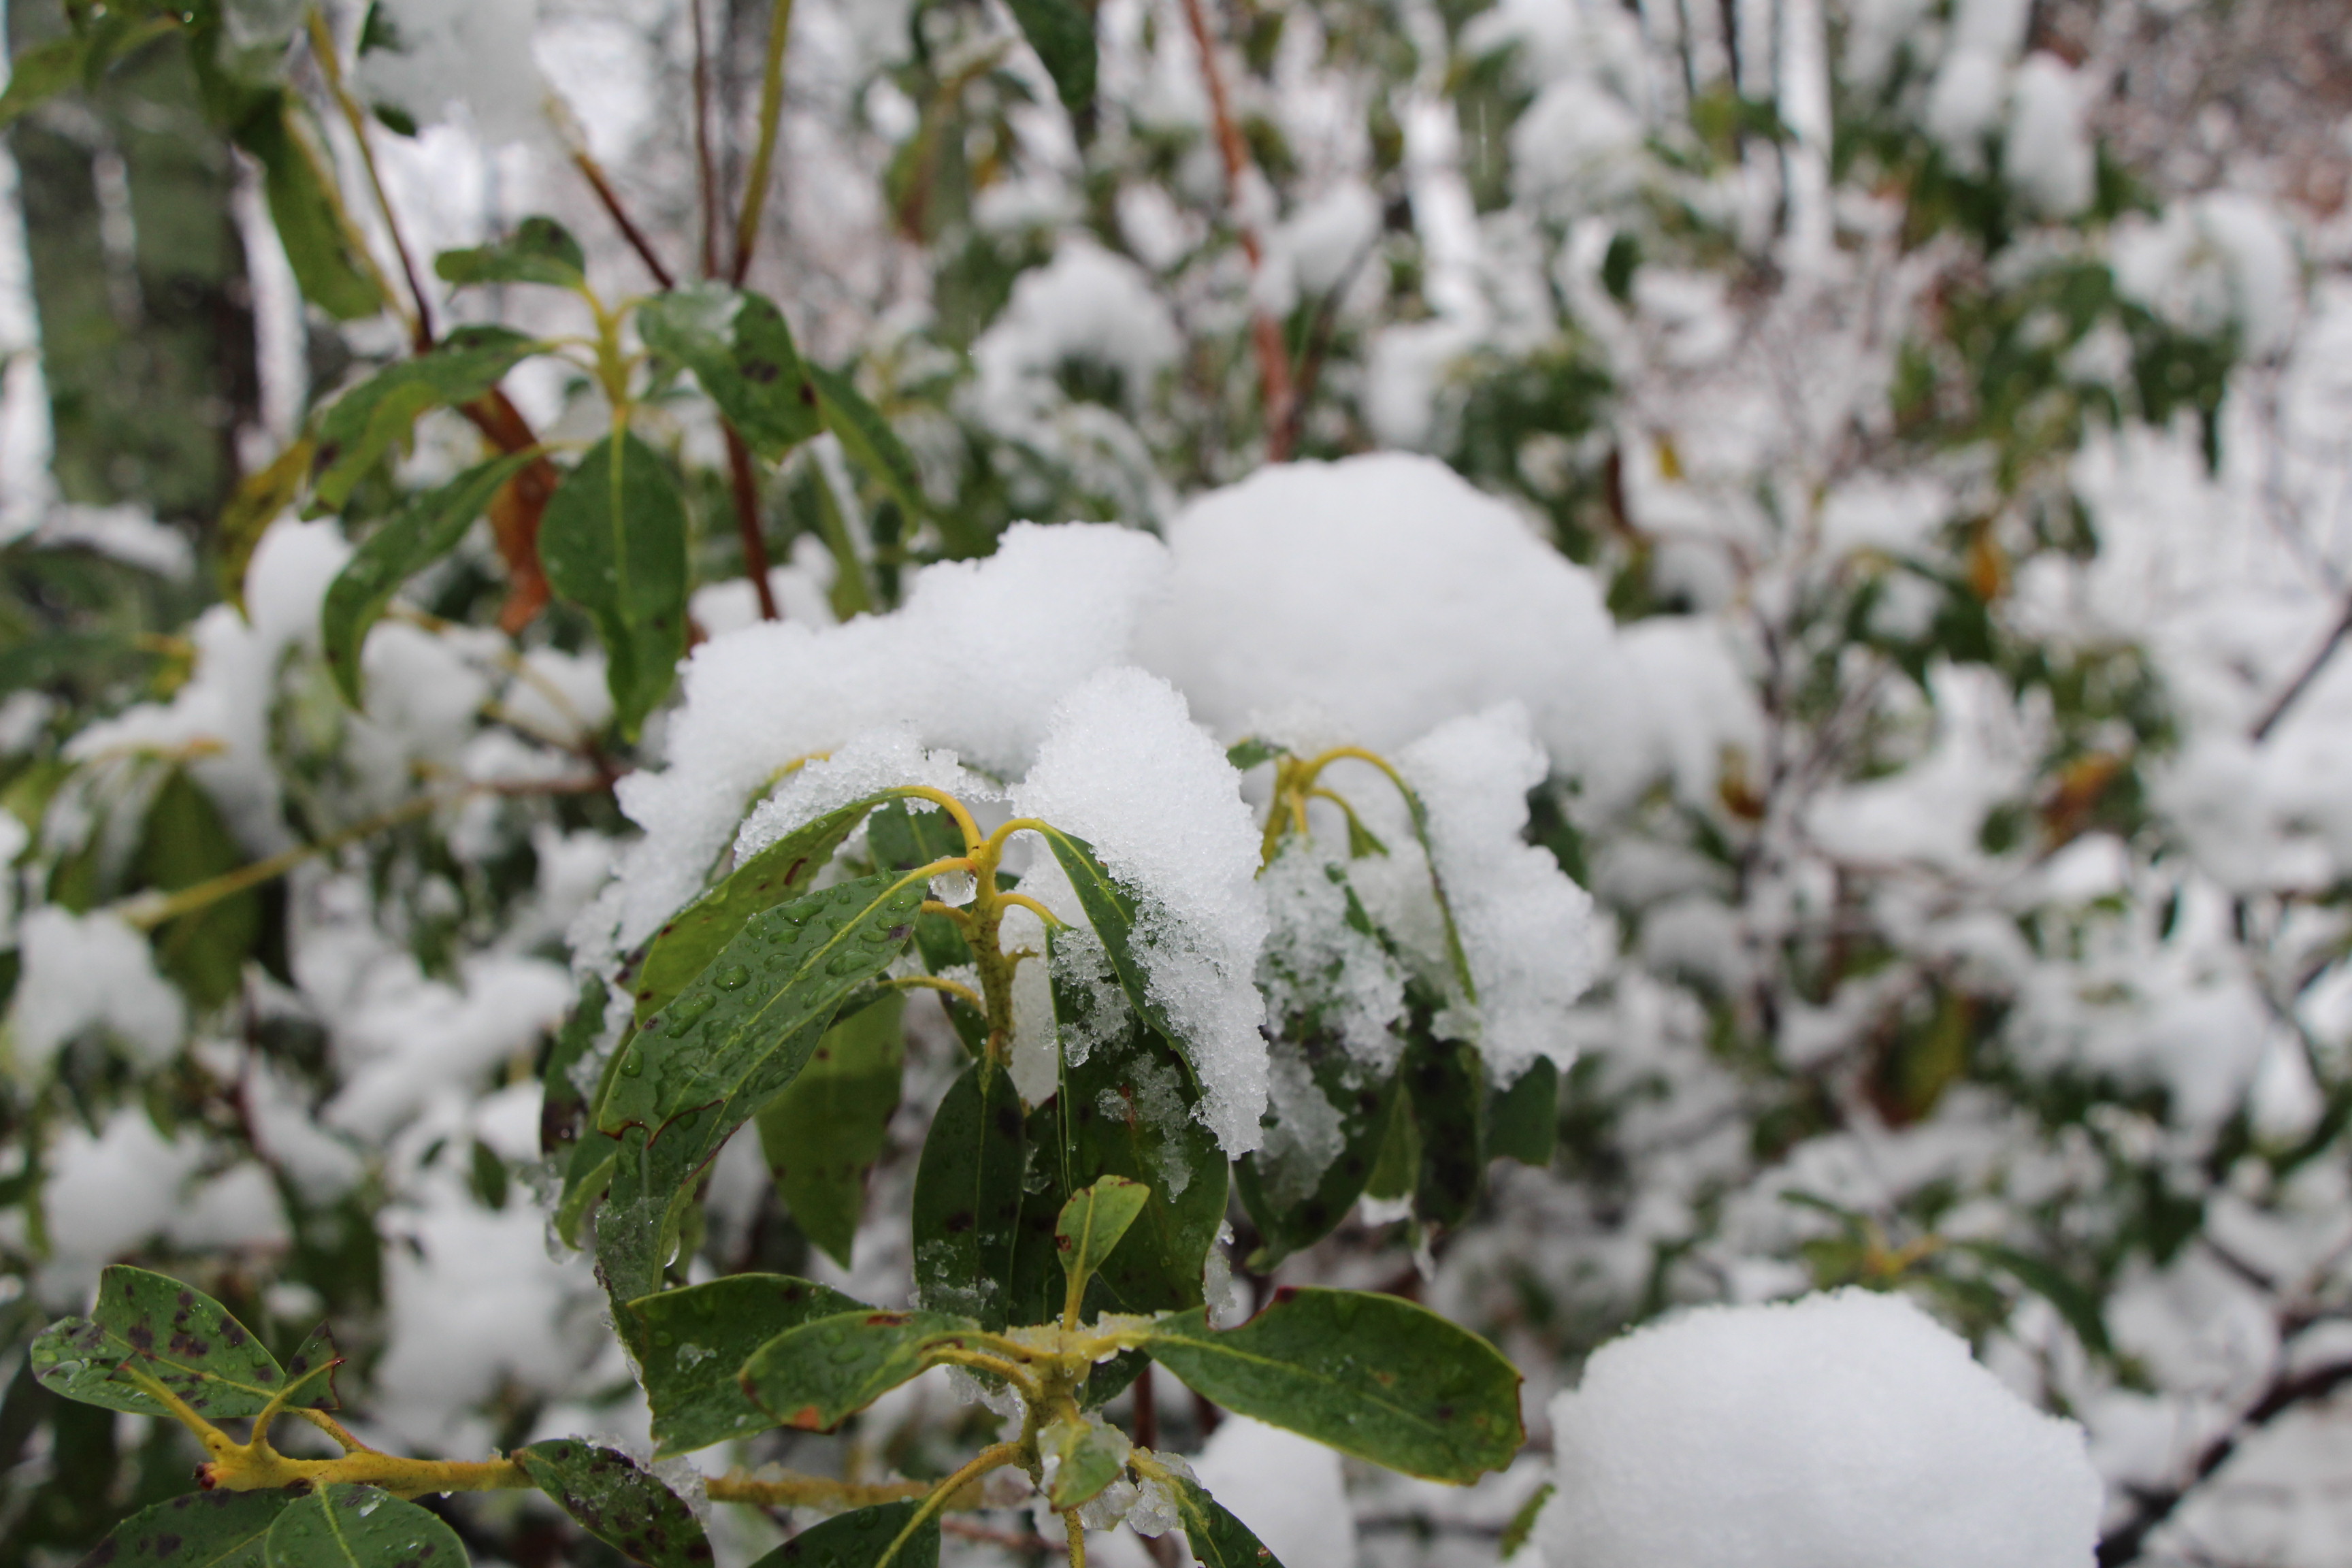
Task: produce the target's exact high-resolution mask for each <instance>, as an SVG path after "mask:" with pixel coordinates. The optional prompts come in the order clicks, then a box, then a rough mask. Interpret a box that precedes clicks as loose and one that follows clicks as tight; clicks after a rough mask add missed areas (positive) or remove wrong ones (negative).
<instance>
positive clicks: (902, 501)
mask: <svg viewBox="0 0 2352 1568" xmlns="http://www.w3.org/2000/svg"><path fill="white" fill-rule="evenodd" d="M807 370H808V375H809V381H810V383H811V384H813V385H814V386H815V388H816V396H817V405H818V408H819V409H820V410H821V411H822V412H823V414H824V427H825V428H826V429H828V430H830V431H832V432H833V433H834V435H835V437H838V438H839V440H840V442H841V449H842V450H843V451H845V452H846V453H848V454H849V458H850V461H852V462H854V463H856V465H857V466H858V467H859V468H864V469H865V470H866V472H867V473H869V474H872V475H873V476H874V477H875V479H878V480H879V481H881V485H882V488H883V489H886V490H887V491H889V492H890V495H891V498H892V499H893V500H896V501H897V502H898V505H899V507H900V509H901V510H904V511H905V512H906V514H907V516H908V520H909V521H912V520H915V519H919V518H925V517H929V515H930V513H931V503H930V500H929V498H927V497H926V496H925V495H924V494H923V480H922V471H921V470H920V469H919V468H916V467H915V456H914V454H913V453H911V452H909V451H908V450H907V446H906V443H905V442H903V441H901V440H899V439H898V432H897V431H896V430H893V429H891V428H890V422H889V421H888V420H887V419H885V418H883V417H882V415H881V412H880V411H879V410H877V408H876V407H875V406H874V405H872V404H870V403H868V402H866V397H865V395H864V394H863V393H861V392H859V391H858V390H857V386H856V383H855V382H853V381H851V380H850V379H849V377H847V376H845V375H843V374H840V373H839V372H838V371H830V370H827V369H825V368H824V366H823V365H821V364H814V363H812V364H810V365H808V366H807Z"/></svg>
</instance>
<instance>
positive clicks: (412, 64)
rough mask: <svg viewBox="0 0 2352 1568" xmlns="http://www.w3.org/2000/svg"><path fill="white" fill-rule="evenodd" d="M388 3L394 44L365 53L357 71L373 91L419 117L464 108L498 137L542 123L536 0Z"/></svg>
mask: <svg viewBox="0 0 2352 1568" xmlns="http://www.w3.org/2000/svg"><path fill="white" fill-rule="evenodd" d="M383 17H384V20H385V21H386V22H388V23H389V24H390V25H391V26H392V29H393V33H394V37H395V39H396V40H397V44H396V47H393V48H389V49H376V50H372V51H370V52H369V53H368V54H365V55H362V57H361V58H360V62H359V68H358V70H357V71H356V72H355V73H354V82H355V85H357V86H358V87H359V88H360V89H362V90H363V91H364V92H366V93H367V94H368V95H369V96H370V97H371V98H373V100H377V101H381V102H388V103H394V104H397V105H399V106H400V107H402V108H404V109H405V110H408V112H409V114H410V116H411V117H412V118H413V119H415V121H416V122H417V123H418V124H420V125H429V124H432V123H434V122H436V121H442V120H445V119H446V118H448V116H449V114H450V111H451V110H453V109H458V110H460V111H461V112H462V113H463V114H464V116H465V118H466V121H467V124H468V125H469V126H470V127H471V128H472V129H473V130H474V131H475V132H477V133H478V134H479V135H480V136H481V137H483V138H484V139H485V140H486V141H488V142H493V143H496V142H513V141H520V140H522V139H524V138H527V137H529V136H530V135H531V134H533V132H535V131H536V130H537V128H538V127H539V124H540V115H539V110H540V101H539V100H540V97H541V92H542V91H543V90H544V89H543V88H541V87H540V83H539V71H538V68H537V67H536V66H535V65H534V64H533V62H532V58H531V35H532V33H533V31H534V30H535V28H536V27H537V26H538V22H539V5H538V4H537V0H492V3H491V4H488V5H482V4H478V3H475V0H386V3H385V4H384V5H383ZM535 89H536V90H535Z"/></svg>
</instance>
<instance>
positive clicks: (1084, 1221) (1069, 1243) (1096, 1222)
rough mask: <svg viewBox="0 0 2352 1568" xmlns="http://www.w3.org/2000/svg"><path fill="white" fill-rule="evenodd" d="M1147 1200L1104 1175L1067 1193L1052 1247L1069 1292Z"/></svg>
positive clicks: (1142, 1190)
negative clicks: (1065, 1277) (1059, 1259)
mask: <svg viewBox="0 0 2352 1568" xmlns="http://www.w3.org/2000/svg"><path fill="white" fill-rule="evenodd" d="M1150 1198H1151V1189H1150V1187H1148V1186H1146V1185H1145V1184H1143V1183H1141V1182H1137V1181H1130V1180H1129V1179H1128V1178H1127V1177H1125V1176H1105V1177H1103V1178H1102V1179H1101V1180H1099V1181H1097V1182H1096V1183H1094V1184H1092V1185H1091V1186H1087V1187H1084V1188H1081V1189H1080V1190H1079V1191H1077V1192H1076V1193H1074V1194H1071V1196H1070V1201H1069V1202H1067V1203H1066V1204H1064V1205H1062V1215H1061V1217H1060V1218H1059V1219H1057V1220H1055V1222H1054V1245H1055V1247H1057V1248H1058V1249H1059V1250H1060V1252H1061V1255H1062V1270H1063V1272H1064V1273H1066V1274H1067V1275H1068V1276H1069V1277H1070V1288H1071V1289H1072V1290H1073V1291H1076V1292H1083V1291H1084V1290H1085V1289H1086V1288H1087V1280H1089V1279H1093V1278H1094V1275H1095V1271H1096V1270H1097V1269H1098V1268H1101V1267H1102V1265H1103V1259H1105V1258H1108V1257H1109V1256H1110V1253H1111V1248H1113V1247H1117V1246H1118V1244H1119V1240H1120V1238H1121V1237H1125V1236H1126V1235H1127V1231H1128V1227H1129V1226H1131V1225H1133V1224H1134V1223H1135V1220H1136V1216H1137V1215H1140V1214H1141V1213H1142V1212H1143V1205H1145V1204H1146V1203H1148V1202H1150ZM1097 1490H1099V1489H1097ZM1088 1495H1092V1494H1088ZM1056 1506H1057V1507H1058V1506H1060V1505H1058V1504H1057V1505H1056ZM1071 1506H1073V1507H1075V1506H1076V1505H1075V1504H1073V1505H1071Z"/></svg>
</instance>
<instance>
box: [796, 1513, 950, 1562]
mask: <svg viewBox="0 0 2352 1568" xmlns="http://www.w3.org/2000/svg"><path fill="white" fill-rule="evenodd" d="M916 1507H917V1505H916V1504H914V1503H911V1502H886V1503H883V1504H880V1505H879V1506H877V1507H875V1508H861V1509H857V1510H854V1511H852V1512H849V1513H843V1514H835V1516H834V1517H833V1518H831V1519H828V1520H826V1521H824V1523H822V1524H817V1525H812V1526H810V1527H809V1528H808V1529H806V1530H803V1531H801V1532H800V1533H799V1534H798V1535H795V1536H793V1538H792V1539H791V1540H790V1541H787V1542H784V1543H783V1544H782V1546H779V1547H777V1548H776V1549H775V1550H774V1551H773V1552H769V1553H768V1554H767V1555H766V1556H765V1557H762V1558H761V1559H760V1560H759V1561H758V1562H757V1563H753V1564H751V1568H875V1564H877V1563H879V1562H880V1561H881V1560H882V1554H883V1553H884V1552H887V1551H889V1550H890V1545H891V1543H892V1542H895V1541H897V1540H898V1537H899V1535H900V1534H901V1533H903V1532H904V1531H905V1530H906V1528H907V1527H908V1525H909V1524H911V1523H913V1522H914V1519H915V1510H916ZM890 1563H891V1568H940V1521H939V1520H938V1518H937V1517H936V1516H934V1517H932V1518H930V1519H927V1520H925V1521H923V1523H922V1528H921V1529H919V1530H918V1531H915V1532H914V1533H913V1534H912V1535H909V1536H908V1537H907V1544H906V1545H904V1546H901V1547H899V1548H898V1555H897V1556H895V1557H893V1558H891V1559H890Z"/></svg>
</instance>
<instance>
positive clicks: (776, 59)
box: [732, 0, 793, 287]
mask: <svg viewBox="0 0 2352 1568" xmlns="http://www.w3.org/2000/svg"><path fill="white" fill-rule="evenodd" d="M792 27H793V0H776V8H775V11H774V14H773V15H772V16H770V17H769V18H768V60H767V68H766V70H765V72H764V73H763V74H762V75H761V78H760V142H759V146H758V148H757V150H756V151H754V152H753V153H752V154H751V179H750V180H748V181H747V182H745V184H744V186H743V215H742V216H741V217H740V218H739V219H737V220H736V224H735V267H734V270H733V274H732V281H733V282H734V283H735V284H736V285H737V286H738V287H740V286H741V284H742V282H743V279H744V276H745V275H746V274H747V273H749V272H750V271H751V252H752V250H753V248H754V247H757V246H758V244H759V241H760V215H761V212H762V211H763V210H764V209H765V208H766V206H767V204H768V171H769V170H770V168H771V167H772V166H773V164H774V163H775V161H776V131H777V127H778V126H779V125H780V124H781V123H782V121H783V117H784V45H785V42H786V41H787V40H788V39H789V37H791V34H792Z"/></svg>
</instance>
